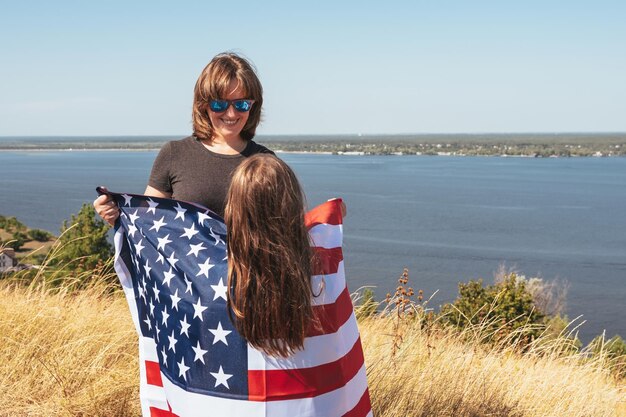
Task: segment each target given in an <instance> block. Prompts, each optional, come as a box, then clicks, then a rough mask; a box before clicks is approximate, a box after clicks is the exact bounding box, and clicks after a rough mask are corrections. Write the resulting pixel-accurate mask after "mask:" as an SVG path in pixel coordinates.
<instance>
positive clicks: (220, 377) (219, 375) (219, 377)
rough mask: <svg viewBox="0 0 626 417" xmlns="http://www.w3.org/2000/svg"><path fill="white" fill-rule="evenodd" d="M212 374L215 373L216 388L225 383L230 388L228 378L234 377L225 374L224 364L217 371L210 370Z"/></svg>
mask: <svg viewBox="0 0 626 417" xmlns="http://www.w3.org/2000/svg"><path fill="white" fill-rule="evenodd" d="M210 374H211V375H213V378H215V388H217V387H218V385H224V386H225V387H226V388H228V389H230V387H229V386H228V380H229V379H230V378H231V377H232V375H231V374H225V373H224V370H223V369H222V365H220V370H219V371H217V372H210Z"/></svg>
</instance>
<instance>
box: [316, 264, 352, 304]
mask: <svg viewBox="0 0 626 417" xmlns="http://www.w3.org/2000/svg"><path fill="white" fill-rule="evenodd" d="M345 288H346V273H345V270H344V268H343V261H341V262H339V266H338V267H337V273H335V274H328V275H313V276H312V277H311V290H312V291H313V297H312V298H311V305H314V306H318V305H323V304H332V303H334V302H335V301H337V298H338V297H339V296H340V295H341V293H342V292H343V290H344V289H345ZM317 294H319V296H317V297H316V295H317Z"/></svg>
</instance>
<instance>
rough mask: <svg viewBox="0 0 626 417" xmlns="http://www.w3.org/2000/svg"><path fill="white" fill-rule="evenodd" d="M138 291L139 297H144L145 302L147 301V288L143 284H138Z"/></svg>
mask: <svg viewBox="0 0 626 417" xmlns="http://www.w3.org/2000/svg"><path fill="white" fill-rule="evenodd" d="M137 291H139V297H141V298H143V300H144V302H145V301H146V294H145V290H144V289H143V287H142V286H141V285H137Z"/></svg>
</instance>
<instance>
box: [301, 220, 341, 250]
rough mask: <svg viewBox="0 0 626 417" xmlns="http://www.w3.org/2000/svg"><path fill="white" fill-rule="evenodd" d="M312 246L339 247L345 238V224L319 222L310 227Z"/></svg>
mask: <svg viewBox="0 0 626 417" xmlns="http://www.w3.org/2000/svg"><path fill="white" fill-rule="evenodd" d="M309 236H311V240H312V246H316V247H319V248H326V249H331V248H338V247H340V246H341V244H342V240H343V225H341V224H337V225H334V224H326V223H323V224H318V225H315V226H313V227H312V228H310V229H309Z"/></svg>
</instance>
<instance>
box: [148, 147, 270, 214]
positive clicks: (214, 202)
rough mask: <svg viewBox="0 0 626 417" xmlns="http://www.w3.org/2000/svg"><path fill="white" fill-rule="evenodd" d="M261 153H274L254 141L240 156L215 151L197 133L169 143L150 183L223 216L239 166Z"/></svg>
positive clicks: (163, 149) (178, 198)
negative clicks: (227, 197) (229, 190)
mask: <svg viewBox="0 0 626 417" xmlns="http://www.w3.org/2000/svg"><path fill="white" fill-rule="evenodd" d="M257 153H270V154H273V153H274V152H272V151H270V150H269V149H267V148H266V147H265V146H263V145H259V144H258V143H256V142H254V141H252V140H250V141H248V144H247V145H246V148H245V149H244V150H243V151H242V152H241V153H239V154H237V155H222V154H218V153H215V152H211V151H210V150H208V149H207V148H206V147H205V146H204V145H203V144H202V142H200V141H199V140H198V139H196V138H195V137H193V136H189V137H186V138H184V139H181V140H175V141H171V142H167V143H166V144H165V145H163V147H162V148H161V151H160V152H159V154H158V155H157V157H156V160H155V161H154V165H153V166H152V172H151V173H150V180H149V181H148V185H150V186H151V187H153V188H156V189H157V190H159V191H161V192H164V193H172V198H174V199H176V200H182V201H188V202H191V203H196V204H201V205H203V206H205V207H207V208H209V209H210V210H212V211H213V212H215V213H217V214H219V215H220V216H222V217H223V216H224V208H225V206H226V195H227V193H228V187H229V186H230V180H231V178H232V175H233V172H234V171H235V168H237V166H238V165H239V164H240V163H241V162H242V161H243V160H244V159H245V158H247V157H249V156H252V155H254V154H257Z"/></svg>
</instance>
